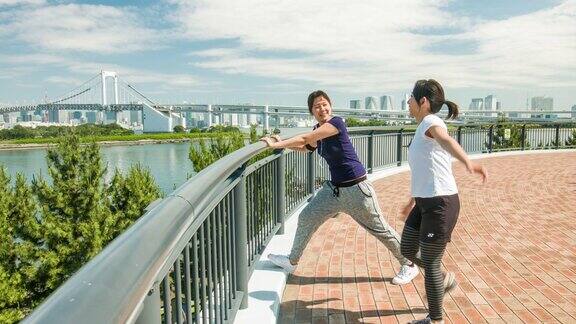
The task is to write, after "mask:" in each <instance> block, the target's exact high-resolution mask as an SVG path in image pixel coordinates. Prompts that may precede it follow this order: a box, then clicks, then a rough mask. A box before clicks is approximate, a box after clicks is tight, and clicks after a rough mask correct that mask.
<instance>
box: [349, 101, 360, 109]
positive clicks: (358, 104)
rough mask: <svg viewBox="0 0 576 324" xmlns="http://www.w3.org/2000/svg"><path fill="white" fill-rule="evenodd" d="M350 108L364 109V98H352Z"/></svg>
mask: <svg viewBox="0 0 576 324" xmlns="http://www.w3.org/2000/svg"><path fill="white" fill-rule="evenodd" d="M350 109H362V100H360V99H352V100H350Z"/></svg>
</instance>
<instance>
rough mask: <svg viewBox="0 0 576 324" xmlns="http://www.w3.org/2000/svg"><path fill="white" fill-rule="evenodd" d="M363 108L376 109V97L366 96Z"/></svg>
mask: <svg viewBox="0 0 576 324" xmlns="http://www.w3.org/2000/svg"><path fill="white" fill-rule="evenodd" d="M364 109H366V110H376V109H378V98H376V97H366V99H364Z"/></svg>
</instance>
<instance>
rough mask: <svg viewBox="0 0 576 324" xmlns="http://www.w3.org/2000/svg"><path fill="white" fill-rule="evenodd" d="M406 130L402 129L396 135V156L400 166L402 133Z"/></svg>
mask: <svg viewBox="0 0 576 324" xmlns="http://www.w3.org/2000/svg"><path fill="white" fill-rule="evenodd" d="M403 130H404V128H400V130H399V131H398V134H397V135H396V156H397V157H398V163H397V164H398V166H401V165H402V137H403V136H402V133H403Z"/></svg>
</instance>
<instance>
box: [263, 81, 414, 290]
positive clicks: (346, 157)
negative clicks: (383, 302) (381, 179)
mask: <svg viewBox="0 0 576 324" xmlns="http://www.w3.org/2000/svg"><path fill="white" fill-rule="evenodd" d="M308 110H309V111H310V114H312V115H313V116H314V118H315V119H316V121H318V124H317V125H316V126H315V127H314V129H313V131H311V132H309V133H306V134H303V135H299V136H295V137H292V138H290V139H287V140H279V139H277V140H278V141H275V139H274V138H268V137H267V138H263V139H262V140H263V141H264V142H266V144H267V145H268V147H270V148H274V149H280V148H289V149H293V150H297V151H303V152H307V151H315V150H316V151H317V152H318V154H320V156H321V157H322V158H324V159H325V160H326V162H327V164H328V167H329V169H330V178H331V179H330V181H326V182H325V183H324V185H323V186H322V188H321V189H320V190H319V191H318V193H316V195H315V196H314V198H313V199H312V200H311V201H310V202H309V203H308V205H307V206H306V207H305V208H304V209H303V210H302V212H301V213H300V216H299V218H298V227H297V230H296V236H295V238H294V244H293V246H292V251H291V252H290V255H289V256H285V255H276V254H270V255H268V259H269V260H270V261H272V262H273V263H274V264H276V265H278V266H280V267H282V268H284V269H286V270H287V271H288V272H293V271H294V270H295V269H296V265H297V264H298V260H299V259H300V257H301V255H302V252H303V251H304V248H305V247H306V244H307V243H308V241H309V240H310V238H311V236H312V234H314V232H315V231H316V230H317V229H318V227H320V225H322V223H324V222H325V221H326V220H327V219H328V218H329V217H331V216H333V215H334V214H336V213H339V212H343V213H346V214H348V215H350V216H351V217H352V218H354V220H356V221H357V222H358V223H359V224H360V225H362V227H364V228H365V229H366V230H367V231H368V232H370V233H371V234H372V235H374V236H376V237H377V238H378V239H379V240H380V241H381V242H382V243H384V245H385V246H386V247H387V248H388V249H389V250H390V251H391V252H392V254H393V255H394V256H395V257H396V258H397V259H398V261H399V262H400V264H401V268H400V271H399V272H398V274H397V275H396V276H395V277H394V278H393V279H392V283H394V284H397V285H402V284H406V283H408V282H410V281H411V280H412V279H414V277H416V276H417V275H418V268H417V267H416V266H415V265H414V264H413V263H412V262H411V261H409V260H408V259H406V258H405V257H404V256H402V253H401V251H400V236H399V235H398V233H397V232H396V231H395V230H394V229H393V228H392V227H391V226H390V225H389V224H388V223H387V222H386V219H385V218H384V217H383V214H382V211H381V210H380V206H378V201H377V199H376V192H375V191H374V188H373V187H372V185H371V184H370V183H369V182H368V181H367V180H366V169H365V168H364V166H363V165H362V163H361V162H360V159H359V158H358V155H357V154H356V150H355V149H354V147H353V146H352V143H351V142H350V138H349V137H348V131H347V129H346V124H345V122H344V120H343V119H342V118H340V117H337V116H332V106H331V101H330V98H329V97H328V95H327V94H326V93H325V92H323V91H320V90H318V91H314V92H312V93H311V94H310V95H309V96H308Z"/></svg>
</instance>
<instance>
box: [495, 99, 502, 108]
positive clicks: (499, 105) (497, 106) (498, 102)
mask: <svg viewBox="0 0 576 324" xmlns="http://www.w3.org/2000/svg"><path fill="white" fill-rule="evenodd" d="M496 110H502V102H501V101H496Z"/></svg>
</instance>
